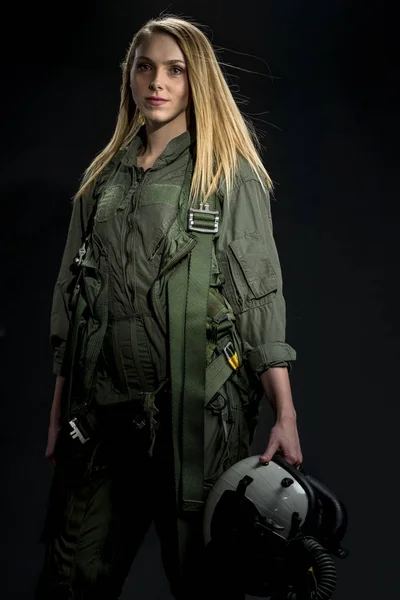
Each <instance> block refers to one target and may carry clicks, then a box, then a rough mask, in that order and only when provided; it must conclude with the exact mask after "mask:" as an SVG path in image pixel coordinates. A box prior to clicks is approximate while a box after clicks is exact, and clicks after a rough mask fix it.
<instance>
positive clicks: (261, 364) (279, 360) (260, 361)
mask: <svg viewBox="0 0 400 600" xmlns="http://www.w3.org/2000/svg"><path fill="white" fill-rule="evenodd" d="M246 359H247V361H248V363H249V365H250V367H251V369H252V370H253V371H254V373H256V374H257V375H258V374H260V373H263V372H264V371H266V370H267V369H270V368H271V367H287V368H288V369H289V371H290V370H291V362H293V361H295V360H296V351H295V350H294V349H293V348H292V347H291V346H289V344H286V343H285V342H271V343H270V344H263V345H262V346H257V348H254V350H251V351H250V352H249V353H248V354H247V356H246Z"/></svg>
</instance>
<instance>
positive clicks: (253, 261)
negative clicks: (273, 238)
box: [230, 233, 278, 298]
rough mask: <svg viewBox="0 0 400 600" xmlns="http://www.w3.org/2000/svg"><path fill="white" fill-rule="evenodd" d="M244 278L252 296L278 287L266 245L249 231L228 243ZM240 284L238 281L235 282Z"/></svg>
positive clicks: (267, 292)
mask: <svg viewBox="0 0 400 600" xmlns="http://www.w3.org/2000/svg"><path fill="white" fill-rule="evenodd" d="M230 249H231V251H232V253H233V255H234V256H235V258H236V260H237V262H238V263H239V265H240V267H241V270H242V273H243V275H244V278H245V280H246V282H247V285H248V287H249V288H250V290H251V292H252V294H253V296H254V298H261V297H262V296H265V295H267V294H269V293H270V292H274V291H276V290H277V287H278V279H277V276H276V273H275V269H274V267H273V265H272V263H271V260H270V259H269V257H268V254H267V247H266V245H265V243H264V242H263V241H262V240H261V239H260V237H259V236H258V234H257V233H249V234H247V235H245V236H243V237H241V238H239V239H237V240H234V241H233V242H231V244H230ZM236 283H237V284H239V286H240V282H236Z"/></svg>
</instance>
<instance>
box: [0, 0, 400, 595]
mask: <svg viewBox="0 0 400 600" xmlns="http://www.w3.org/2000/svg"><path fill="white" fill-rule="evenodd" d="M161 11H167V12H173V13H175V14H179V15H181V16H189V17H193V18H195V19H196V20H197V21H199V22H200V23H202V24H204V25H205V26H207V27H208V29H206V33H208V34H209V35H210V37H211V40H212V42H213V43H214V45H215V46H216V47H222V48H224V51H223V52H221V54H220V57H221V59H222V60H223V61H224V62H226V63H231V64H233V65H236V66H237V67H240V69H246V70H248V71H255V72H257V74H254V73H247V72H245V71H242V70H239V69H235V68H232V67H230V68H226V72H227V73H228V74H229V82H230V84H231V86H233V87H232V89H233V91H234V92H235V97H236V98H237V99H238V100H239V101H240V100H243V98H246V99H247V102H246V104H242V105H241V106H242V109H243V110H244V111H245V112H246V113H247V114H248V115H249V116H252V117H253V118H254V123H255V125H256V126H257V128H258V131H259V133H260V134H261V135H262V143H263V146H264V151H263V159H264V163H265V165H266V167H267V169H268V170H269V172H270V174H271V176H272V178H273V180H274V182H275V184H276V199H277V201H276V203H274V204H273V218H274V228H275V236H276V241H277V245H278V248H279V252H280V257H281V263H282V269H283V274H284V285H285V296H286V301H287V323H288V324H287V341H288V342H289V343H290V344H291V345H292V346H294V348H295V349H296V350H297V353H298V361H297V364H296V366H295V368H294V370H293V372H292V375H291V381H292V387H293V394H294V399H295V405H296V408H297V412H298V424H299V432H300V437H301V442H302V449H303V453H304V466H305V467H306V468H307V470H308V471H309V472H310V473H312V474H313V475H315V476H316V477H318V478H320V479H321V480H322V481H324V482H325V483H326V484H327V485H329V486H330V487H331V488H332V489H333V490H334V491H335V492H336V493H337V494H338V495H339V496H340V497H341V498H342V499H343V501H344V502H345V504H346V506H347V508H348V512H349V528H348V533H347V536H346V538H345V542H344V546H345V547H347V548H348V549H349V550H350V556H349V557H348V558H347V559H346V560H345V561H337V568H338V586H337V591H336V594H335V598H337V600H350V599H354V598H359V597H360V598H365V599H369V598H371V599H372V598H383V597H393V596H394V595H396V593H397V592H398V579H397V574H396V568H397V562H398V561H397V560H396V555H397V558H398V546H397V542H396V541H395V540H396V534H398V527H397V523H396V510H397V505H398V492H396V490H397V489H398V481H397V479H398V466H397V465H398V443H397V435H398V434H397V429H398V422H397V419H396V417H397V414H398V410H397V400H398V392H397V389H396V385H395V383H396V374H397V373H396V368H397V367H398V358H399V352H398V341H399V335H398V327H397V323H396V324H395V322H396V316H397V310H398V295H397V293H396V290H397V282H396V279H397V274H398V260H397V242H398V239H399V234H398V226H399V222H398V200H399V198H398V191H397V190H398V185H397V179H396V175H397V174H398V169H396V167H397V153H396V149H397V148H396V147H397V143H398V130H396V126H397V121H398V117H397V102H398V101H397V99H396V92H395V90H396V82H395V68H396V66H397V62H398V59H397V55H396V52H395V40H396V37H397V35H396V33H395V31H394V28H393V30H392V27H391V24H392V23H394V22H395V20H394V16H393V15H391V14H390V13H389V11H388V7H387V6H385V3H384V2H380V3H376V4H374V5H372V4H371V3H368V2H367V3H358V2H351V1H350V0H347V1H345V0H336V1H334V0H331V1H330V2H321V1H318V0H312V1H309V2H299V1H295V0H291V1H281V0H273V1H261V0H258V1H254V0H250V1H248V2H243V1H241V2H239V1H237V0H235V1H229V2H228V1H227V0H225V1H223V2H220V3H217V2H215V1H213V2H211V1H203V2H182V1H180V2H171V3H170V4H169V5H168V4H164V3H162V2H158V1H150V0H149V1H147V2H143V3H140V4H139V3H133V2H128V1H126V0H124V1H118V2H117V1H115V2H105V3H100V2H93V1H91V2H89V1H87V2H84V1H83V2H80V3H79V4H78V3H76V2H75V3H74V2H68V3H65V4H54V5H49V6H48V7H46V8H45V7H44V6H42V5H38V4H37V3H32V4H30V5H25V4H23V3H19V4H15V5H8V6H7V7H4V12H3V18H2V53H1V56H2V84H3V85H2V109H1V119H2V124H1V132H2V144H1V146H2V161H1V178H0V185H1V224H2V227H1V239H0V250H1V254H0V256H1V266H2V269H1V272H2V277H1V295H0V300H1V313H0V336H1V339H0V344H1V345H0V348H1V388H2V389H1V427H2V431H1V446H2V448H1V450H2V474H3V477H2V489H1V502H2V505H3V506H2V507H1V509H2V510H1V513H0V514H1V517H2V520H3V526H2V535H1V566H0V569H1V578H0V581H1V582H2V583H1V584H0V585H2V587H3V590H5V591H4V592H3V593H1V597H2V599H4V600H11V599H13V600H14V599H15V600H16V599H18V600H19V599H27V600H28V599H29V598H31V597H32V593H33V592H32V590H33V586H34V583H35V581H36V578H37V576H38V573H39V570H40V567H41V564H42V559H43V548H42V546H41V545H40V543H39V540H38V538H39V534H40V529H41V526H42V521H43V517H44V512H45V503H46V501H47V494H48V491H49V486H50V481H51V476H52V473H51V467H50V466H49V465H48V464H47V463H46V461H45V459H44V451H45V446H46V437H47V426H48V417H49V411H50V406H51V400H52V393H53V385H54V380H53V376H52V374H51V354H50V348H49V344H48V330H49V311H50V305H51V296H52V291H53V285H54V282H55V278H56V276H57V271H58V268H59V263H60V259H61V253H62V250H63V246H64V243H65V236H66V231H67V226H68V219H69V214H70V207H71V204H70V199H71V197H72V195H73V194H74V192H75V190H76V186H77V183H78V180H79V178H80V176H81V173H82V172H83V170H84V169H85V168H86V166H87V165H88V164H89V162H90V161H91V160H92V158H93V156H94V154H95V153H97V152H98V151H99V150H101V148H102V147H103V146H104V145H105V144H106V143H107V141H108V139H109V138H110V137H111V134H112V131H113V128H114V124H115V120H116V115H117V110H118V103H119V87H120V67H119V65H120V63H121V61H122V59H123V57H124V55H125V51H126V49H127V47H128V45H129V43H130V40H131V38H132V36H133V34H134V33H135V32H136V31H137V29H139V27H140V26H141V25H142V24H143V23H144V22H145V21H146V20H147V19H149V18H151V17H155V16H158V15H159V13H160V12H161ZM271 423H272V421H271V414H270V411H269V409H265V411H264V418H263V421H262V424H261V425H260V428H259V430H258V435H257V439H256V443H255V447H254V452H260V451H261V450H264V449H265V446H266V443H267V439H268V428H269V427H270V425H271ZM396 493H397V496H396ZM396 527H397V530H396ZM130 597H132V598H133V597H134V598H135V599H137V600H146V599H150V598H151V599H160V600H167V599H168V598H170V596H169V592H168V588H167V584H166V580H165V576H164V574H163V572H162V567H161V562H160V558H159V548H158V541H157V539H156V537H155V535H154V533H153V531H151V532H150V534H149V536H148V537H147V539H146V541H145V544H144V547H143V549H142V551H141V553H140V555H139V556H138V558H137V561H136V562H135V564H134V566H133V567H132V571H131V574H130V576H129V579H128V581H127V583H126V587H125V591H124V594H123V596H122V598H123V600H128V598H130Z"/></svg>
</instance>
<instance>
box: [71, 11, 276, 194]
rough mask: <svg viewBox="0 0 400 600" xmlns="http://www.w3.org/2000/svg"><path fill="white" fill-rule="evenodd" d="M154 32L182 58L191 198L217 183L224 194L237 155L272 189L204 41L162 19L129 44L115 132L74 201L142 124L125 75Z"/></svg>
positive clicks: (248, 127) (182, 24) (176, 21)
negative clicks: (191, 128) (192, 138)
mask: <svg viewBox="0 0 400 600" xmlns="http://www.w3.org/2000/svg"><path fill="white" fill-rule="evenodd" d="M153 33H166V34H169V35H171V36H173V37H174V39H175V40H176V42H177V44H178V45H179V47H180V48H181V50H182V52H183V54H184V56H185V58H186V63H187V72H188V79H189V84H190V88H191V94H192V101H193V113H194V120H195V126H196V144H197V151H196V164H195V169H194V172H193V178H192V187H191V194H192V197H197V198H203V199H207V198H208V197H209V196H210V195H211V194H213V193H214V192H215V190H216V189H217V188H218V187H219V184H220V182H221V180H222V179H224V180H225V185H226V189H227V192H228V194H229V191H230V189H231V188H232V185H233V182H234V177H235V173H236V172H237V168H238V161H239V155H241V156H242V157H243V158H244V159H246V160H247V161H248V163H249V165H250V167H251V169H253V171H254V173H255V175H256V177H257V178H258V180H259V181H260V183H261V184H262V185H264V186H265V187H266V188H267V189H269V190H272V188H273V185H272V181H271V178H270V177H269V175H268V173H267V171H266V169H265V167H264V165H263V163H262V160H261V158H260V155H259V151H258V150H259V148H260V144H259V141H258V138H257V135H256V133H255V130H254V127H253V125H252V123H251V122H250V120H249V119H247V117H245V116H244V115H242V113H241V112H240V110H239V108H238V106H237V104H236V102H235V100H234V98H233V96H232V93H231V91H230V89H229V86H228V84H227V82H226V80H225V78H224V75H223V72H222V70H221V67H220V65H219V63H218V60H217V57H216V54H215V52H214V49H213V47H212V45H211V43H210V42H209V40H208V38H207V37H206V36H205V35H204V33H203V32H202V31H201V30H200V29H199V28H198V27H197V26H196V25H194V24H193V23H191V22H190V21H188V20H185V19H181V18H177V17H174V16H163V17H160V18H157V19H151V20H150V21H148V22H147V23H146V24H145V25H144V26H143V27H142V28H141V29H140V30H139V31H138V32H137V33H136V35H135V36H134V38H133V40H132V42H131V45H130V47H129V50H128V52H127V54H126V57H125V60H124V62H123V63H122V85H121V100H120V106H119V112H118V118H117V123H116V127H115V131H114V134H113V136H112V138H111V140H110V141H109V143H108V144H107V146H106V147H105V148H104V149H103V150H102V151H101V152H100V153H99V154H98V155H97V156H96V157H95V159H94V160H93V161H92V163H91V164H90V165H89V167H88V168H87V169H86V171H85V173H84V176H83V179H82V183H81V186H80V188H79V190H78V192H77V193H76V195H75V199H76V198H78V197H79V196H81V195H82V194H83V193H84V192H85V191H86V190H87V189H88V188H89V187H90V186H91V185H92V184H93V183H94V182H95V180H96V179H97V177H98V176H99V175H100V173H101V172H102V171H103V169H104V168H105V167H106V166H107V165H108V164H109V163H110V161H111V160H112V159H113V157H114V156H115V154H116V153H117V152H118V150H119V149H120V148H121V146H123V145H126V144H128V143H129V142H130V141H131V140H132V138H133V137H134V136H135V135H136V134H137V132H138V131H139V129H140V127H141V125H142V122H141V120H140V118H141V115H140V112H139V110H138V108H137V107H136V106H135V104H134V102H133V98H132V94H131V89H130V71H131V68H132V64H133V60H134V57H135V51H136V49H137V47H138V46H139V44H140V43H141V42H142V41H143V39H144V38H145V37H146V36H149V35H151V34H153Z"/></svg>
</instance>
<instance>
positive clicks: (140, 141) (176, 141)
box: [121, 125, 196, 169]
mask: <svg viewBox="0 0 400 600" xmlns="http://www.w3.org/2000/svg"><path fill="white" fill-rule="evenodd" d="M195 141H196V130H195V128H194V127H193V128H189V129H187V130H186V131H184V132H183V133H181V134H180V135H178V136H177V137H175V138H173V139H172V140H171V141H170V142H168V144H167V146H166V148H165V149H164V151H163V152H162V153H161V154H160V156H159V157H158V158H157V160H156V161H155V163H154V165H153V167H152V168H153V169H161V168H162V167H165V166H166V165H169V164H170V163H172V162H173V161H174V160H176V159H177V158H178V157H179V156H180V155H181V154H182V153H183V152H185V150H187V149H188V148H189V147H190V146H191V145H192V144H193V143H194V142H195ZM145 142H146V127H145V126H144V125H143V127H141V128H140V129H139V132H138V133H137V134H136V135H135V137H134V138H133V140H132V141H131V142H130V143H129V145H128V146H127V150H126V153H125V155H124V157H123V158H122V161H121V162H122V163H123V164H124V165H128V166H130V167H132V166H134V167H136V166H137V153H138V151H139V149H140V148H142V147H143V146H144V144H145Z"/></svg>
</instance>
